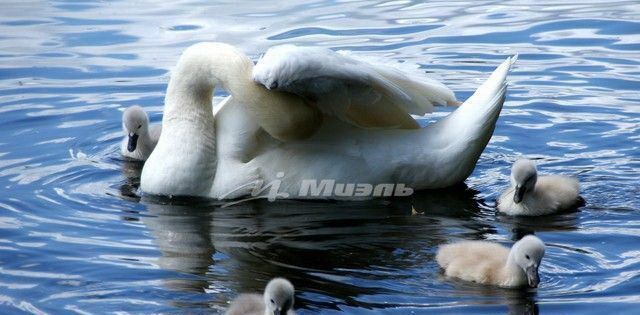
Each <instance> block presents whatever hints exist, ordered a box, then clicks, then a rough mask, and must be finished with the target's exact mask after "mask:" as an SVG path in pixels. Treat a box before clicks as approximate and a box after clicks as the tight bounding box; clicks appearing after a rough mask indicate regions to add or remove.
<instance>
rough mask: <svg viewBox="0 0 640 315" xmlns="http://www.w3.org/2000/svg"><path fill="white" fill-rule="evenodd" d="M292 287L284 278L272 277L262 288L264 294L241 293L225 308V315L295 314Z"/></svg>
mask: <svg viewBox="0 0 640 315" xmlns="http://www.w3.org/2000/svg"><path fill="white" fill-rule="evenodd" d="M293 297H294V289H293V285H292V284H291V282H289V281H288V280H287V279H284V278H274V279H271V281H269V283H268V284H267V287H266V288H265V289H264V295H260V294H241V295H240V296H238V297H237V298H236V299H235V300H233V302H231V306H229V309H228V310H227V313H226V314H227V315H295V314H296V313H295V311H294V310H293Z"/></svg>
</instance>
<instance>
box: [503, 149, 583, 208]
mask: <svg viewBox="0 0 640 315" xmlns="http://www.w3.org/2000/svg"><path fill="white" fill-rule="evenodd" d="M527 178H531V180H532V181H531V182H529V183H528V185H530V186H531V188H529V189H528V190H527V191H526V192H525V193H524V196H523V197H522V201H520V202H518V203H516V202H515V200H514V194H515V191H516V187H517V186H518V185H523V184H524V180H525V179H527ZM511 182H512V185H511V187H509V189H507V190H506V191H505V192H504V193H503V194H502V195H501V196H500V198H499V200H498V211H500V212H502V213H505V214H508V215H522V216H538V215H547V214H552V213H556V212H559V211H563V210H568V209H571V208H574V207H576V206H577V205H578V204H579V203H580V201H581V198H580V183H579V182H578V180H577V179H575V178H572V177H568V176H562V175H546V176H539V177H538V176H537V170H536V168H535V164H534V163H533V161H531V160H526V159H521V160H518V161H516V163H514V165H513V168H512V171H511Z"/></svg>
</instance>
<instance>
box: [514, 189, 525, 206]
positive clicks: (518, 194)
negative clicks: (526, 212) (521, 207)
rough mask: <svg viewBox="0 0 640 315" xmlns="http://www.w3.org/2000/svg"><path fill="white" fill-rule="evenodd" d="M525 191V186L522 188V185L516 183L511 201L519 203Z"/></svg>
mask: <svg viewBox="0 0 640 315" xmlns="http://www.w3.org/2000/svg"><path fill="white" fill-rule="evenodd" d="M525 191H526V188H524V186H520V185H517V186H516V191H515V192H514V194H513V202H515V203H516V204H519V203H520V202H521V201H522V198H524V193H525Z"/></svg>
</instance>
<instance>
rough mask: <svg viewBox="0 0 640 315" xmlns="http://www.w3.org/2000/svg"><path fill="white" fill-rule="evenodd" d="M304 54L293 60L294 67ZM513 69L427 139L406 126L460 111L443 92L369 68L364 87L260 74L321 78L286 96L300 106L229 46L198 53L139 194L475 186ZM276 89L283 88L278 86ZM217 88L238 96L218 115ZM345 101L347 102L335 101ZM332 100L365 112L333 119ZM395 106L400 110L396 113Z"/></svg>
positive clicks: (209, 46) (340, 192) (171, 94)
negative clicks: (417, 115) (432, 114)
mask: <svg viewBox="0 0 640 315" xmlns="http://www.w3.org/2000/svg"><path fill="white" fill-rule="evenodd" d="M295 53H296V50H295V49H293V52H291V54H292V56H294V55H295ZM301 56H308V57H307V58H314V57H315V56H317V55H314V54H302V55H301ZM265 57H266V56H265ZM281 57H282V56H281ZM343 58H346V59H342V60H346V61H347V62H350V61H349V57H343ZM282 60H285V61H286V60H287V59H286V58H284V59H282ZM514 61H515V57H512V58H508V59H507V60H506V61H505V62H503V63H502V64H501V65H500V66H499V67H498V68H497V69H496V70H495V71H494V72H493V74H492V75H491V76H490V77H489V79H488V80H487V81H486V82H485V83H484V84H483V85H482V86H481V87H480V88H478V90H477V91H476V92H475V93H474V94H473V95H472V96H471V97H470V98H469V99H468V100H466V101H465V102H464V103H463V104H462V105H461V106H460V107H459V108H458V109H456V110H455V111H454V112H453V113H451V114H450V115H448V116H447V117H445V118H443V119H440V120H439V121H438V122H437V123H434V124H430V125H428V126H427V127H425V128H417V124H415V123H414V122H412V121H411V120H408V118H407V117H409V118H410V117H411V116H410V115H409V114H410V113H414V112H416V111H417V112H420V111H423V112H427V111H429V108H427V107H420V104H417V102H416V100H420V99H422V100H424V99H429V95H436V96H437V97H435V98H434V100H433V102H434V103H436V102H437V101H438V100H440V101H442V102H447V103H455V98H453V94H452V93H451V94H447V93H446V90H445V89H446V87H444V86H443V85H441V84H436V83H433V82H426V83H425V82H421V81H419V80H412V79H408V77H405V76H402V75H401V74H399V73H397V72H389V73H388V72H384V70H381V68H380V67H375V66H373V65H369V64H366V63H359V64H357V65H356V66H355V67H353V69H362V67H370V68H368V69H364V70H366V72H364V75H365V77H362V78H361V77H358V75H359V74H358V73H355V72H347V73H346V74H344V75H343V76H336V75H334V74H335V73H337V72H338V71H337V70H336V71H333V72H331V71H329V73H328V74H327V73H322V72H319V71H320V69H325V70H326V68H331V67H339V68H340V69H346V68H345V66H344V65H343V64H339V65H331V64H326V65H324V66H325V67H320V68H319V69H314V68H310V67H308V66H309V65H314V64H317V63H318V62H315V63H314V62H313V60H309V59H307V60H302V61H300V62H297V63H294V64H287V65H283V64H275V65H274V64H269V67H263V66H261V65H260V63H259V64H258V66H256V68H258V70H260V67H262V70H260V71H263V72H260V73H262V74H270V75H272V76H273V75H275V76H280V78H281V79H282V76H283V75H287V74H288V73H289V72H279V73H274V69H278V67H284V66H287V67H294V68H295V67H297V68H295V69H294V70H293V71H292V72H291V73H296V71H298V72H300V71H307V72H314V71H315V72H316V74H317V75H316V76H313V75H312V76H310V77H309V76H307V77H305V78H303V79H307V81H305V82H302V84H295V83H292V84H290V85H288V86H286V87H285V89H284V90H285V91H288V92H293V93H295V94H293V93H288V92H281V91H273V90H271V91H269V90H267V89H266V88H265V87H264V86H263V85H261V84H258V83H262V84H265V83H266V82H262V81H261V80H266V79H265V78H267V76H265V75H262V76H261V75H260V73H254V72H253V68H254V66H253V62H252V61H251V60H250V59H249V58H248V57H246V56H245V55H244V54H243V53H241V52H240V51H238V50H237V49H235V48H233V47H232V46H229V45H226V44H221V43H199V44H196V45H193V46H191V47H190V48H188V49H187V50H186V51H185V52H184V53H183V55H182V56H181V58H180V60H179V62H178V64H177V66H176V68H175V69H174V70H173V72H172V75H171V80H170V82H169V86H168V88H167V94H166V97H165V108H164V116H163V121H162V125H163V130H162V134H161V136H160V139H159V141H158V144H157V146H156V148H155V150H154V151H153V153H152V154H151V156H150V157H149V158H148V160H147V162H146V163H145V165H144V168H143V170H142V177H141V189H142V190H143V191H144V192H145V193H150V194H158V195H174V196H179V195H183V196H201V197H211V198H220V199H223V198H224V199H227V198H238V197H241V196H246V195H251V194H252V193H253V194H255V193H256V191H259V189H260V187H263V186H264V185H266V184H268V185H267V188H270V189H272V188H274V187H275V188H277V193H278V195H277V197H280V198H351V197H358V196H365V195H366V194H367V193H369V194H370V195H372V196H375V193H376V189H377V188H379V187H381V185H395V186H394V187H395V188H393V189H397V188H398V186H401V187H402V189H404V187H410V188H411V189H414V190H418V189H432V188H442V187H447V186H451V185H454V184H456V183H459V182H462V181H464V180H465V179H466V178H467V177H468V176H469V175H470V174H471V172H472V171H473V169H474V167H475V164H476V162H477V160H478V158H479V157H480V154H481V153H482V151H483V150H484V148H485V146H486V145H487V143H488V141H489V139H490V138H491V135H492V134H493V130H494V128H495V124H496V120H497V118H498V116H499V114H500V110H501V109H502V104H503V102H504V99H505V93H506V87H507V84H506V77H507V74H508V72H509V69H510V67H511V65H512V64H513V62H514ZM261 62H262V61H261ZM319 62H322V61H319ZM305 67H306V68H305ZM265 69H266V70H265ZM296 69H297V70H296ZM330 70H331V69H330ZM347 70H348V69H347ZM381 78H382V79H381ZM254 79H255V80H256V81H257V82H258V83H256V82H254ZM267 79H268V80H270V81H269V83H273V78H272V77H268V78H267ZM316 79H317V80H322V81H321V82H324V83H323V86H322V87H323V88H324V90H323V92H322V93H318V92H317V91H314V90H313V89H314V87H316V85H314V84H309V83H313V82H314V80H316ZM381 80H383V81H384V82H383V81H381ZM318 82H320V81H318ZM327 82H328V83H327ZM336 82H337V83H339V84H337V85H336V84H335V83H336ZM354 82H355V83H354ZM380 82H383V83H380ZM327 84H328V85H329V86H330V87H331V88H329V89H327ZM345 86H346V87H349V88H348V89H344V87H345ZM216 87H222V88H224V89H226V90H227V91H228V92H229V93H230V94H231V96H229V97H228V98H226V99H225V100H224V101H222V104H220V105H219V106H216V110H215V111H214V110H212V108H213V104H212V95H213V92H214V89H215V88H216ZM268 87H269V88H277V87H276V86H273V85H272V84H271V85H270V86H268ZM353 87H355V88H353ZM442 87H444V89H442ZM287 88H288V90H287ZM305 89H306V90H305ZM332 89H333V90H332ZM419 89H424V90H422V91H420V90H419ZM335 90H340V91H341V93H342V95H341V96H339V97H338V96H336V95H335V94H331V92H332V91H335ZM439 92H441V93H440V94H438V93H439ZM296 94H297V95H296ZM327 95H330V96H331V100H332V101H333V102H338V101H345V102H351V104H354V105H353V106H354V108H355V109H354V108H349V107H345V106H342V105H341V106H338V107H336V108H331V109H327V108H326V107H323V106H327V105H323V104H326V103H327ZM363 99H371V100H373V101H372V103H371V104H372V105H371V107H368V108H367V107H366V104H362V103H363V102H362V100H363ZM403 100H404V101H405V102H407V103H405V104H404V105H403V104H402V101H403ZM394 104H395V105H394ZM405 105H406V106H405ZM426 105H428V106H431V104H430V103H429V104H426ZM426 105H425V106H426ZM389 106H395V107H394V108H393V109H392V110H391V111H388V108H389ZM274 183H275V184H274ZM269 185H270V186H269ZM256 188H258V190H256ZM263 188H264V187H263ZM383 188H384V189H386V188H389V187H387V186H383ZM393 189H391V190H393ZM388 191H390V190H388V189H386V190H378V193H384V194H386V192H388ZM263 192H264V191H263ZM404 192H406V190H404Z"/></svg>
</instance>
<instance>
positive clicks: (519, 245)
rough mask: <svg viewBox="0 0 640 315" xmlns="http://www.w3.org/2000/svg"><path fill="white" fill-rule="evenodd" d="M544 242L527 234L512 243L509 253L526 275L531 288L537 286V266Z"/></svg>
mask: <svg viewBox="0 0 640 315" xmlns="http://www.w3.org/2000/svg"><path fill="white" fill-rule="evenodd" d="M544 247H545V246H544V243H543V242H542V241H541V240H540V239H539V238H538V237H536V236H533V235H527V236H525V237H523V238H522V239H521V240H519V241H517V242H516V243H515V244H513V247H512V248H511V252H510V253H509V255H510V256H511V258H512V259H513V261H514V262H515V263H516V264H517V265H518V267H520V268H522V270H523V271H524V273H525V274H526V275H527V282H528V283H529V286H530V287H532V288H536V287H538V284H539V283H540V276H539V275H538V268H539V267H540V261H542V257H544Z"/></svg>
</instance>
